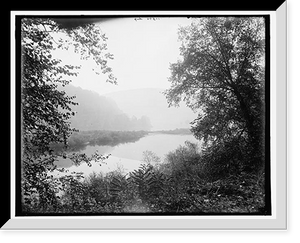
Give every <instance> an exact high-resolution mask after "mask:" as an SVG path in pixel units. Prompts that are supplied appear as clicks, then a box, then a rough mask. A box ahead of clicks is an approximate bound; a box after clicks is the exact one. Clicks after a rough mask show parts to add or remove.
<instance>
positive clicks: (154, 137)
mask: <svg viewBox="0 0 300 243" xmlns="http://www.w3.org/2000/svg"><path fill="white" fill-rule="evenodd" d="M185 141H190V142H195V143H198V144H199V146H200V141H199V140H196V139H195V138H194V137H193V135H178V134H176V135H175V134H162V133H158V134H157V133H150V134H149V135H147V136H145V137H143V138H141V139H139V140H138V141H136V142H132V143H123V144H119V145H116V146H99V145H95V146H90V145H87V146H86V147H85V148H84V149H82V150H80V151H79V152H81V153H86V154H87V155H91V154H92V153H94V152H95V151H98V152H99V153H100V154H103V155H108V154H111V155H110V156H109V158H108V159H106V160H105V161H104V163H95V162H92V166H91V167H89V166H88V165H87V164H86V163H82V164H81V165H79V166H75V165H72V162H71V160H70V159H68V158H67V159H60V160H59V161H58V162H57V165H58V167H64V168H67V169H68V170H69V173H71V172H83V175H84V176H87V175H89V174H90V173H93V172H96V173H99V172H102V173H107V172H110V171H114V170H116V169H119V170H120V171H121V172H123V173H124V174H125V173H128V172H130V171H133V170H135V169H137V168H138V167H139V166H140V165H141V163H143V161H142V159H143V152H144V151H151V152H153V153H155V154H156V155H157V156H158V157H160V159H161V162H163V161H164V159H165V155H166V154H167V153H168V152H170V151H174V150H175V149H176V148H178V147H179V146H180V145H184V142H185Z"/></svg>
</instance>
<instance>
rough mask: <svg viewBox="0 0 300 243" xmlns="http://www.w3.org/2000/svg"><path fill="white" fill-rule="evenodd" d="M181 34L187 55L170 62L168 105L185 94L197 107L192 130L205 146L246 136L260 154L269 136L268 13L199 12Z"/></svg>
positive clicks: (182, 48) (184, 51)
mask: <svg viewBox="0 0 300 243" xmlns="http://www.w3.org/2000/svg"><path fill="white" fill-rule="evenodd" d="M179 39H180V41H181V43H182V45H181V48H180V54H181V56H182V59H181V60H179V61H178V62H177V63H173V64H171V71H172V74H171V77H170V78H169V81H170V82H171V88H170V89H168V90H167V91H166V92H165V95H166V97H167V100H168V102H169V105H178V104H179V102H180V101H181V100H182V99H183V100H184V101H185V102H186V104H187V105H188V106H189V107H190V108H191V109H193V110H194V111H198V117H197V118H196V119H195V120H194V121H193V122H192V125H193V126H192V132H193V133H194V135H195V136H196V137H197V138H199V139H203V141H204V144H205V145H206V146H211V145H215V144H220V143H225V142H228V141H230V140H231V139H232V138H241V139H242V138H243V139H244V141H246V142H247V145H248V147H249V148H250V152H249V153H250V154H251V155H254V154H257V152H258V151H261V150H262V149H261V146H262V144H263V140H264V137H263V131H264V125H263V124H264V114H265V110H264V106H265V105H264V102H265V101H264V82H265V75H264V74H265V64H264V60H265V56H264V55H265V22H264V18H262V17H243V18H241V17H209V18H197V19H195V20H194V21H193V23H192V24H191V25H190V26H187V27H182V28H180V30H179ZM261 155H262V154H259V156H260V158H261ZM255 158H256V159H257V156H255Z"/></svg>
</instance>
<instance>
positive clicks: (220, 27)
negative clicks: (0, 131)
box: [2, 1, 287, 230]
mask: <svg viewBox="0 0 300 243" xmlns="http://www.w3.org/2000/svg"><path fill="white" fill-rule="evenodd" d="M286 5H287V3H286V2H285V1H282V2H281V3H280V4H278V5H276V6H272V7H270V8H269V9H251V10H247V9H242V8H240V9H234V10H232V9H222V10H220V9H218V11H216V10H214V9H203V10H199V11H198V10H197V11H11V26H10V27H11V50H10V51H11V83H10V92H11V100H10V102H11V107H10V109H11V113H10V114H11V117H10V118H11V130H10V135H11V144H10V145H11V149H10V158H11V160H10V170H9V171H10V181H9V185H10V188H9V192H10V207H9V219H7V220H6V221H5V222H3V226H2V229H4V230H8V229H24V230H26V229H28V230H31V229H41V230H45V229H51V230H53V229H64V230H66V229H74V230H80V229H81V230H108V229H115V230H117V229H122V230H126V229H130V230H145V229H150V230H156V229H162V230H201V229H205V230H207V229H230V230H239V229H251V230H253V229H265V230H266V229H274V230H284V229H286V228H287V218H286V217H287V213H286V212H287V208H286V207H287V204H286V200H287V197H286V191H287V189H286V176H287V175H286V167H287V164H286V104H287V103H286V85H287V79H286V24H287V22H286V19H287V6H286Z"/></svg>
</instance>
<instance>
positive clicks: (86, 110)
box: [63, 85, 151, 131]
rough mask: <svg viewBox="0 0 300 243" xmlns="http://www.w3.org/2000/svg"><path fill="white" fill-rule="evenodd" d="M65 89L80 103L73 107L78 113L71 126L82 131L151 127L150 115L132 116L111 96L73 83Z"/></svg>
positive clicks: (134, 129)
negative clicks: (102, 94)
mask: <svg viewBox="0 0 300 243" xmlns="http://www.w3.org/2000/svg"><path fill="white" fill-rule="evenodd" d="M63 89H64V91H65V92H66V93H67V94H68V95H69V96H76V97H75V98H74V102H77V103H78V105H77V106H74V107H72V110H73V111H74V112H75V113H76V115H75V116H73V117H71V119H70V121H71V127H74V128H76V129H78V130H80V131H89V130H118V131H130V130H133V131H138V130H149V129H150V128H151V123H150V120H149V118H148V117H146V116H141V117H139V118H137V117H135V116H131V117H130V116H129V115H127V114H125V113H124V112H123V111H122V110H121V109H120V108H119V106H118V104H117V103H116V102H115V101H114V100H112V99H110V98H107V97H104V96H100V95H99V94H98V93H96V92H93V91H90V90H84V89H82V88H80V87H75V86H72V85H68V86H65V87H64V88H63Z"/></svg>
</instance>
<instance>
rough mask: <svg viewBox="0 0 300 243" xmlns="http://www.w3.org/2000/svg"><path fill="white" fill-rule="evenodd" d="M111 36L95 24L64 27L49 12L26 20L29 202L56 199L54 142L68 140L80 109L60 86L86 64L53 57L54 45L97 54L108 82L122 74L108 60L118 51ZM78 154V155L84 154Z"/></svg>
mask: <svg viewBox="0 0 300 243" xmlns="http://www.w3.org/2000/svg"><path fill="white" fill-rule="evenodd" d="M106 40H107V37H106V36H105V35H104V34H102V33H101V29H100V28H99V26H96V25H94V24H84V25H83V26H80V25H77V26H76V28H64V27H63V25H61V24H58V23H56V22H55V21H54V20H51V19H47V18H45V19H43V18H23V19H22V20H21V55H22V57H21V62H22V70H21V73H22V77H21V79H22V80H21V87H22V90H21V91H22V92H21V102H22V104H21V105H22V172H23V174H22V189H23V203H25V201H26V200H27V202H28V203H30V198H31V197H32V195H33V194H34V193H35V194H37V195H38V198H39V202H44V203H43V205H47V203H48V202H50V201H49V198H51V202H52V201H53V200H54V199H53V198H55V196H54V195H55V190H56V188H55V186H57V184H55V183H54V182H55V180H54V179H53V178H51V176H49V174H48V172H49V171H52V170H54V169H55V166H54V164H53V162H54V161H55V159H56V156H57V155H55V154H54V153H53V150H52V149H51V144H52V143H60V142H64V143H65V144H66V141H67V138H68V137H69V136H70V134H71V132H72V131H73V130H74V129H72V128H71V127H70V122H69V119H70V117H71V116H72V115H74V112H73V111H72V110H71V108H70V106H71V105H76V103H75V102H73V98H74V97H69V96H67V95H66V93H65V92H64V91H59V90H58V89H57V87H58V85H62V86H65V85H67V84H68V83H69V82H70V81H71V80H70V79H69V78H72V76H76V75H77V71H76V70H77V69H79V68H80V67H78V66H74V65H67V64H62V61H61V60H58V59H54V58H53V57H52V54H53V51H54V50H56V49H69V48H70V47H73V50H74V51H75V52H76V53H79V54H80V56H81V58H83V59H88V58H92V59H93V60H94V61H95V63H96V64H97V65H98V66H99V67H100V71H96V72H98V73H100V72H102V73H104V74H106V75H107V76H108V79H107V82H110V83H114V84H115V83H116V78H115V77H114V76H113V74H112V70H111V68H110V67H109V66H108V65H107V60H109V59H112V58H113V56H112V54H110V53H109V52H107V44H106ZM68 77H69V78H68ZM97 156H98V158H101V156H99V155H97ZM79 157H80V156H79ZM81 157H83V158H86V157H84V156H81ZM72 158H73V159H75V160H77V158H78V156H77V157H76V156H73V157H72ZM86 160H87V162H89V161H90V160H89V159H88V158H86ZM45 192H46V193H45Z"/></svg>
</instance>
